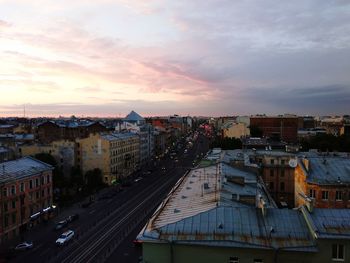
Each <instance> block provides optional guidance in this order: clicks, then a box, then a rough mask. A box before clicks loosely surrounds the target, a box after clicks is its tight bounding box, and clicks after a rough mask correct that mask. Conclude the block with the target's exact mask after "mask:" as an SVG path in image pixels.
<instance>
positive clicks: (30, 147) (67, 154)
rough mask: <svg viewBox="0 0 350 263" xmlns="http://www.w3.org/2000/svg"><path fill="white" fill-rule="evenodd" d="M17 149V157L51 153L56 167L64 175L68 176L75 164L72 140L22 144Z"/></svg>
mask: <svg viewBox="0 0 350 263" xmlns="http://www.w3.org/2000/svg"><path fill="white" fill-rule="evenodd" d="M17 150H18V153H17V155H18V156H19V157H25V156H35V155H36V154H39V153H47V154H51V155H52V156H53V157H54V158H55V160H56V162H57V167H59V168H60V169H61V171H62V172H63V174H64V175H65V176H69V175H70V172H71V169H72V167H74V166H76V165H77V161H76V158H75V157H76V155H75V152H76V143H75V142H74V141H68V140H57V141H52V142H51V143H48V144H40V143H35V144H24V145H20V146H18V147H17Z"/></svg>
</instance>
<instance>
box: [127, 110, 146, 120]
mask: <svg viewBox="0 0 350 263" xmlns="http://www.w3.org/2000/svg"><path fill="white" fill-rule="evenodd" d="M144 120H145V119H144V118H143V117H141V116H140V115H139V114H138V113H136V112H134V111H131V112H130V113H129V114H128V115H127V116H126V117H125V118H124V121H131V122H139V121H144Z"/></svg>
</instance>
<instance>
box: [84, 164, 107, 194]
mask: <svg viewBox="0 0 350 263" xmlns="http://www.w3.org/2000/svg"><path fill="white" fill-rule="evenodd" d="M85 183H86V188H87V191H88V192H89V193H91V192H93V191H94V190H97V189H100V188H102V187H103V186H104V183H103V179H102V171H101V170H100V169H99V168H95V169H93V170H89V171H87V172H86V173H85Z"/></svg>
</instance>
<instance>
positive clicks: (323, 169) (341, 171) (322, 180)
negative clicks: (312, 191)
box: [299, 156, 350, 185]
mask: <svg viewBox="0 0 350 263" xmlns="http://www.w3.org/2000/svg"><path fill="white" fill-rule="evenodd" d="M307 160H308V161H309V169H307V167H306V166H305V165H304V163H303V162H302V161H299V165H300V166H301V168H302V169H303V170H304V172H305V173H306V174H307V178H306V180H307V181H308V182H310V183H317V184H325V185H327V184H349V183H350V158H348V157H341V156H324V157H322V156H313V157H308V158H307Z"/></svg>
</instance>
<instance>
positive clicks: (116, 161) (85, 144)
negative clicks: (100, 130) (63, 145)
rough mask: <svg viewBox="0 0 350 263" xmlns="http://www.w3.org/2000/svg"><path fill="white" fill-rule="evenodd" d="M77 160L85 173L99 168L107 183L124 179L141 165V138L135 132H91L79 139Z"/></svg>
mask: <svg viewBox="0 0 350 263" xmlns="http://www.w3.org/2000/svg"><path fill="white" fill-rule="evenodd" d="M77 147H78V151H77V157H76V158H77V160H78V161H79V162H80V168H81V169H82V172H83V174H85V173H86V172H87V171H89V170H93V169H95V168H99V169H100V170H101V171H102V174H103V181H104V182H105V183H107V184H112V183H114V182H115V181H116V180H117V179H122V178H125V177H127V176H129V175H130V174H132V173H133V172H134V171H136V170H137V169H138V167H139V163H138V162H139V154H140V139H139V136H138V135H137V134H134V133H110V134H91V135H90V136H89V137H88V138H85V139H80V140H78V141H77Z"/></svg>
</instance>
